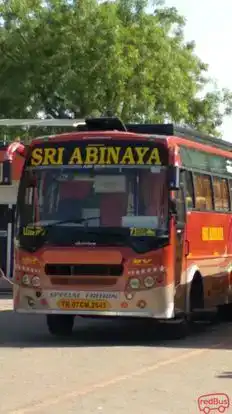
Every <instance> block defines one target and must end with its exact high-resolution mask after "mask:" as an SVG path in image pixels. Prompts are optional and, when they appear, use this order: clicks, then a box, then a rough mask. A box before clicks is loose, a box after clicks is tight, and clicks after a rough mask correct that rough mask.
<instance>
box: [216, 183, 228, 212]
mask: <svg viewBox="0 0 232 414" xmlns="http://www.w3.org/2000/svg"><path fill="white" fill-rule="evenodd" d="M213 192H214V206H215V210H219V211H229V209H230V197H229V189H228V184H227V180H226V179H225V178H218V177H214V178H213Z"/></svg>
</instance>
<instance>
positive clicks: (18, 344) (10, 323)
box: [0, 310, 232, 350]
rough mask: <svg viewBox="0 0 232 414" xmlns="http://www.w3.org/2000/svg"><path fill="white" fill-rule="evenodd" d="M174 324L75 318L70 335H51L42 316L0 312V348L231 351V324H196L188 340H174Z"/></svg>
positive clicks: (7, 311)
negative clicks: (214, 349) (135, 347)
mask: <svg viewBox="0 0 232 414" xmlns="http://www.w3.org/2000/svg"><path fill="white" fill-rule="evenodd" d="M170 329H171V330H173V329H175V326H173V325H172V326H170V324H168V326H167V325H160V326H155V325H153V324H150V323H149V324H146V323H145V322H144V321H142V320H140V321H133V320H132V321H129V322H128V321H123V320H122V319H120V320H114V319H110V320H99V319H98V320H93V319H86V318H76V321H75V329H74V332H73V335H72V337H71V338H68V339H62V340H61V339H58V338H54V337H52V336H51V335H50V334H49V333H48V331H47V327H46V320H45V317H44V316H42V315H19V314H16V313H14V312H13V311H12V310H2V311H0V347H9V348H30V347H35V348H38V347H39V348H40V347H53V348H54V347H101V346H102V347H107V346H140V347H172V348H185V349H186V348H190V349H191V348H193V349H194V348H195V349H196V348H199V349H200V348H206V349H207V348H212V347H214V346H215V347H216V348H218V349H231V350H232V324H229V323H227V324H224V323H214V324H210V323H206V322H205V323H201V324H195V326H194V328H193V329H192V332H191V334H190V335H189V336H188V337H187V338H186V339H181V340H172V339H170V338H171V335H170V332H171V331H170Z"/></svg>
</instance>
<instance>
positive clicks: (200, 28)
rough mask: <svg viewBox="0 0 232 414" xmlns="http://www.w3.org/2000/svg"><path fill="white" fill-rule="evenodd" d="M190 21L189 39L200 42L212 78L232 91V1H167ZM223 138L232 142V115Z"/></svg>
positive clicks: (223, 128)
mask: <svg viewBox="0 0 232 414" xmlns="http://www.w3.org/2000/svg"><path fill="white" fill-rule="evenodd" d="M165 5H166V6H168V7H176V8H177V9H178V11H179V12H180V14H182V15H184V16H185V18H186V19H187V22H186V30H185V35H186V40H194V41H195V42H196V53H197V55H198V56H199V57H200V58H201V59H202V60H203V61H204V62H205V63H208V64H209V75H210V77H212V78H214V79H216V80H217V83H218V86H219V87H221V88H222V87H226V88H229V89H231V90H232V53H231V52H232V50H231V39H232V0H220V1H216V0H165ZM221 131H222V135H223V139H226V140H228V141H231V142H232V116H231V117H226V118H225V119H224V122H223V126H222V128H221Z"/></svg>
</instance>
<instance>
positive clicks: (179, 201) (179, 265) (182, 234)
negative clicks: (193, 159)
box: [174, 171, 188, 309]
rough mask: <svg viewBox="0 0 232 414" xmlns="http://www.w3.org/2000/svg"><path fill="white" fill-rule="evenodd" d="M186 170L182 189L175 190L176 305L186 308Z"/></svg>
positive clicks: (183, 175)
mask: <svg viewBox="0 0 232 414" xmlns="http://www.w3.org/2000/svg"><path fill="white" fill-rule="evenodd" d="M185 187H186V186H185V171H181V172H180V189H179V190H177V191H175V227H174V246H175V248H174V249H175V251H174V263H175V265H174V272H175V286H176V306H177V307H178V308H180V309H185V305H186V304H185V297H186V295H185V294H184V292H183V291H182V286H181V275H182V273H183V272H184V271H185V270H186V263H187V260H186V259H187V256H186V255H187V254H188V252H187V250H188V241H187V240H186V205H185V192H186V188H185Z"/></svg>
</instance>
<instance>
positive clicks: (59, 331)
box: [46, 315, 74, 337]
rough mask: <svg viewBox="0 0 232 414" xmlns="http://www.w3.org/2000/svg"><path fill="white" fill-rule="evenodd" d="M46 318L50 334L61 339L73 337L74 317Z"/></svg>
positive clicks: (50, 316)
mask: <svg viewBox="0 0 232 414" xmlns="http://www.w3.org/2000/svg"><path fill="white" fill-rule="evenodd" d="M46 317H47V327H48V330H49V332H50V334H52V335H54V336H59V337H67V336H71V335H72V331H73V325H74V316H73V315H47V316H46Z"/></svg>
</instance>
